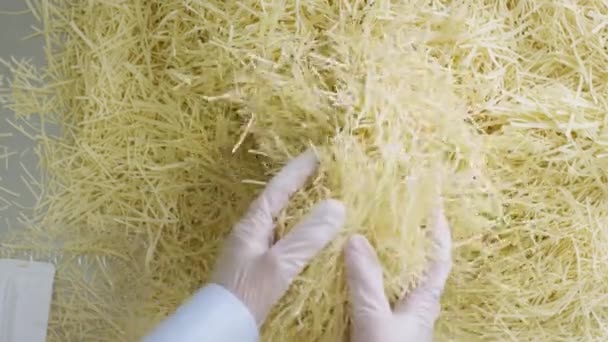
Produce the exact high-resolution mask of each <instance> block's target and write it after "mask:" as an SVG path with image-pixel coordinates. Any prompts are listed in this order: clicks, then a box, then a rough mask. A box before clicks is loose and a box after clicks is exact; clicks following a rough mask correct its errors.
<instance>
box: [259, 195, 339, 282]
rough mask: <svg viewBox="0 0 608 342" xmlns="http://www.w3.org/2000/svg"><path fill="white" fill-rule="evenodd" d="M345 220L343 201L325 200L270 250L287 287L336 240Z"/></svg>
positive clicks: (270, 255) (270, 254)
mask: <svg viewBox="0 0 608 342" xmlns="http://www.w3.org/2000/svg"><path fill="white" fill-rule="evenodd" d="M344 220H345V209H344V205H343V204H342V203H341V202H339V201H336V200H327V201H323V202H321V203H319V204H318V205H317V206H316V207H315V208H314V209H313V210H312V211H311V213H310V214H308V216H306V217H305V218H304V219H303V220H302V221H301V222H300V223H298V224H297V225H296V226H295V227H294V228H293V229H292V230H291V231H290V232H289V233H288V234H287V235H286V236H285V237H284V238H282V239H281V240H279V241H278V242H277V243H276V244H275V245H274V246H273V247H272V248H271V249H270V253H269V257H271V258H273V259H274V262H276V265H277V267H278V272H279V273H280V274H281V279H283V280H284V282H285V283H284V284H282V286H283V287H284V288H287V287H288V286H289V284H290V283H291V282H292V281H293V279H294V278H295V277H296V276H297V275H298V274H299V273H300V272H302V269H304V267H305V266H306V265H307V264H308V263H309V262H310V260H311V259H312V258H313V257H314V256H315V255H316V254H317V253H318V252H319V251H320V250H321V249H323V248H324V247H325V246H326V245H327V244H328V243H329V242H330V241H331V240H333V239H334V238H335V236H336V235H337V234H338V231H339V230H340V228H341V227H342V226H343V225H344Z"/></svg>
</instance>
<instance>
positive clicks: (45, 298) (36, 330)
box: [0, 259, 55, 342]
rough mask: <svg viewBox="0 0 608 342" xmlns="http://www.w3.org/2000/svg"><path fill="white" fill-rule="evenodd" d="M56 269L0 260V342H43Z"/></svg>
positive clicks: (33, 263)
mask: <svg viewBox="0 0 608 342" xmlns="http://www.w3.org/2000/svg"><path fill="white" fill-rule="evenodd" d="M54 275H55V268H54V267H53V265H51V264H47V263H38V262H26V261H17V260H8V259H0V342H26V341H27V342H44V341H45V339H46V329H47V324H48V316H49V308H50V304H51V295H52V289H53V277H54Z"/></svg>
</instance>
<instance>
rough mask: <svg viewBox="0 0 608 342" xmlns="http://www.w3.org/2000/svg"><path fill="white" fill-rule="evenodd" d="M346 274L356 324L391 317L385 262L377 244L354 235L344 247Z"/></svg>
mask: <svg viewBox="0 0 608 342" xmlns="http://www.w3.org/2000/svg"><path fill="white" fill-rule="evenodd" d="M344 258H345V261H346V277H347V283H348V289H349V293H350V300H351V306H352V315H353V325H354V326H358V325H360V324H363V325H364V324H365V322H366V320H368V319H370V318H377V317H389V316H390V314H391V308H390V304H389V301H388V299H387V297H386V294H385V293H384V282H383V279H382V266H381V265H380V261H379V260H378V256H377V255H376V252H375V251H374V249H373V247H372V246H371V245H370V243H369V242H368V241H367V239H366V238H365V237H363V236H362V235H355V236H353V237H351V238H350V240H349V241H348V242H347V244H346V247H345V248H344Z"/></svg>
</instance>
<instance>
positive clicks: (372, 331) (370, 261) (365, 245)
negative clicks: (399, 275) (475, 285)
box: [344, 207, 452, 342]
mask: <svg viewBox="0 0 608 342" xmlns="http://www.w3.org/2000/svg"><path fill="white" fill-rule="evenodd" d="M433 219H434V220H433V221H434V222H433V226H432V227H431V228H432V236H433V239H434V242H435V244H436V248H437V250H436V256H435V260H434V261H433V262H432V264H431V266H430V268H429V271H428V273H427V274H426V277H425V279H424V280H423V281H422V283H421V284H420V285H419V286H418V287H417V288H416V289H414V290H413V291H411V292H410V293H408V294H407V295H406V296H405V298H402V299H401V300H400V301H399V302H398V303H396V305H395V307H394V309H391V305H390V303H389V301H388V299H387V297H386V295H385V293H384V284H383V280H382V267H381V266H380V263H379V261H378V257H377V255H376V252H375V251H374V249H373V248H372V246H371V245H370V244H369V242H368V241H367V239H365V238H364V237H363V236H361V235H356V236H353V237H351V238H350V240H349V241H348V243H347V245H346V247H345V250H344V254H345V259H346V272H347V281H348V287H349V290H350V298H351V306H352V342H410V341H412V342H427V341H432V338H433V325H434V324H435V321H436V320H437V318H438V317H439V311H440V301H439V300H440V297H441V294H442V292H443V289H444V286H445V283H446V281H447V278H448V275H449V273H450V269H451V267H452V266H451V265H452V257H451V250H452V239H451V234H450V228H449V225H448V222H447V220H446V218H445V216H444V214H443V210H442V208H441V207H440V208H439V209H437V210H436V212H435V213H434V218H433Z"/></svg>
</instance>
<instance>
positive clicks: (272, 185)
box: [211, 151, 345, 326]
mask: <svg viewBox="0 0 608 342" xmlns="http://www.w3.org/2000/svg"><path fill="white" fill-rule="evenodd" d="M317 164H318V160H317V157H316V156H315V154H314V152H312V151H307V152H305V153H304V154H302V155H300V156H299V157H297V158H295V159H294V160H292V161H291V162H289V163H288V164H287V165H286V166H285V168H284V169H283V170H281V171H280V172H279V173H278V174H277V175H276V176H275V177H274V178H273V179H272V180H271V181H270V182H269V183H268V186H267V187H266V189H265V190H264V191H263V192H262V194H261V195H260V196H259V197H258V198H257V199H256V200H255V201H254V202H253V204H252V205H251V207H250V208H249V211H248V212H247V213H246V214H245V216H244V218H243V219H242V220H241V221H240V222H239V223H238V224H237V225H236V226H235V227H234V229H233V231H232V234H231V235H230V236H229V237H228V239H227V241H226V243H225V245H224V250H223V251H222V253H221V254H220V256H219V259H218V262H217V265H216V267H215V271H214V273H213V275H212V278H211V282H213V283H216V284H219V285H222V286H223V287H224V288H226V289H227V290H229V291H230V292H232V294H234V295H235V296H236V297H237V298H238V299H240V300H241V302H242V303H243V304H245V306H246V307H247V308H248V309H249V311H250V312H251V314H252V315H253V316H254V318H255V320H256V322H257V324H258V326H261V325H262V323H263V322H264V320H265V319H266V317H267V316H268V313H269V312H270V309H271V308H272V306H273V305H274V304H276V303H277V302H278V300H279V299H280V298H281V297H282V296H283V295H284V294H285V292H286V291H287V289H288V288H289V285H290V284H291V282H292V281H293V280H294V278H295V277H296V276H297V275H298V274H299V273H300V272H301V271H302V269H303V268H304V266H306V264H307V263H308V262H309V261H310V259H311V258H313V257H314V256H315V255H316V254H317V253H318V252H319V251H320V250H321V249H322V248H323V247H324V246H325V245H327V244H328V243H329V242H330V241H331V240H332V239H333V238H334V237H335V236H336V234H337V233H338V230H339V229H340V227H341V226H342V225H343V224H344V215H345V214H344V212H345V210H344V206H343V205H342V204H341V203H340V202H338V201H335V200H328V201H324V202H322V203H320V204H318V205H317V206H316V207H315V208H314V209H313V210H312V212H311V213H310V214H309V215H308V216H307V217H306V218H304V219H303V220H302V221H301V222H300V223H298V224H297V225H296V226H295V227H294V228H293V229H292V230H291V231H290V232H289V233H288V234H287V235H286V236H285V237H284V238H283V239H281V240H279V241H277V242H276V243H275V242H274V241H273V236H274V222H273V220H274V218H276V216H277V215H278V214H279V213H280V211H281V210H282V209H283V208H285V206H286V205H287V202H288V200H289V197H290V196H291V195H292V194H293V193H294V192H296V191H297V190H298V189H299V188H300V187H302V186H303V185H304V183H305V182H306V179H307V178H308V177H309V176H310V175H311V174H312V173H314V171H315V170H316V168H317Z"/></svg>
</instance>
